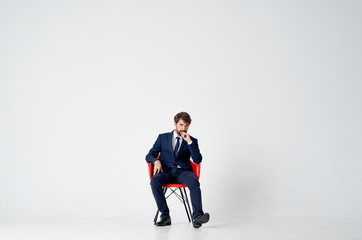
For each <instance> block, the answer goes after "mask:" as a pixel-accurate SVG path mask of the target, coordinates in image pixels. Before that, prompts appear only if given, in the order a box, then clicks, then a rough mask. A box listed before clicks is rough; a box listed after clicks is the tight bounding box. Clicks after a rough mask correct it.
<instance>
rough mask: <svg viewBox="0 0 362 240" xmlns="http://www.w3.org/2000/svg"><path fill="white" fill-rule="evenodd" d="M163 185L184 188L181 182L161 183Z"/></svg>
mask: <svg viewBox="0 0 362 240" xmlns="http://www.w3.org/2000/svg"><path fill="white" fill-rule="evenodd" d="M163 187H183V188H185V187H186V186H185V185H184V184H181V183H169V184H166V185H163Z"/></svg>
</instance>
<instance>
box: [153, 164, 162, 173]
mask: <svg viewBox="0 0 362 240" xmlns="http://www.w3.org/2000/svg"><path fill="white" fill-rule="evenodd" d="M160 171H161V172H163V170H162V166H161V162H160V160H157V161H155V163H154V164H153V175H155V174H156V173H159V172H160Z"/></svg>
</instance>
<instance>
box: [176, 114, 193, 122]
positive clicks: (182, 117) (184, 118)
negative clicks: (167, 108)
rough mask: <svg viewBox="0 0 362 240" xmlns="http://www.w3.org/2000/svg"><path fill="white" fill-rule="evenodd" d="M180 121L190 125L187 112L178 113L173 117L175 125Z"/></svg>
mask: <svg viewBox="0 0 362 240" xmlns="http://www.w3.org/2000/svg"><path fill="white" fill-rule="evenodd" d="M180 119H182V120H183V121H184V122H187V123H188V124H191V117H190V115H189V114H188V113H187V112H179V113H177V114H176V115H175V117H174V120H175V123H178V121H179V120H180Z"/></svg>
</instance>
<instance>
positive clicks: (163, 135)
mask: <svg viewBox="0 0 362 240" xmlns="http://www.w3.org/2000/svg"><path fill="white" fill-rule="evenodd" d="M170 135H172V132H165V133H160V134H159V136H160V137H161V138H164V137H168V136H170Z"/></svg>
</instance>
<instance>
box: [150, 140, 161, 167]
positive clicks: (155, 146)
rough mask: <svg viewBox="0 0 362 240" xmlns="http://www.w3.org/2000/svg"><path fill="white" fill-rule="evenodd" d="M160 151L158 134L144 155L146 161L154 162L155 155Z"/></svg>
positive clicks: (155, 159)
mask: <svg viewBox="0 0 362 240" xmlns="http://www.w3.org/2000/svg"><path fill="white" fill-rule="evenodd" d="M160 152H161V138H160V135H158V137H157V140H156V142H155V143H154V144H153V147H152V148H151V149H150V151H149V152H148V154H147V156H146V162H149V163H152V164H154V163H155V161H157V156H158V154H159V153H160Z"/></svg>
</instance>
